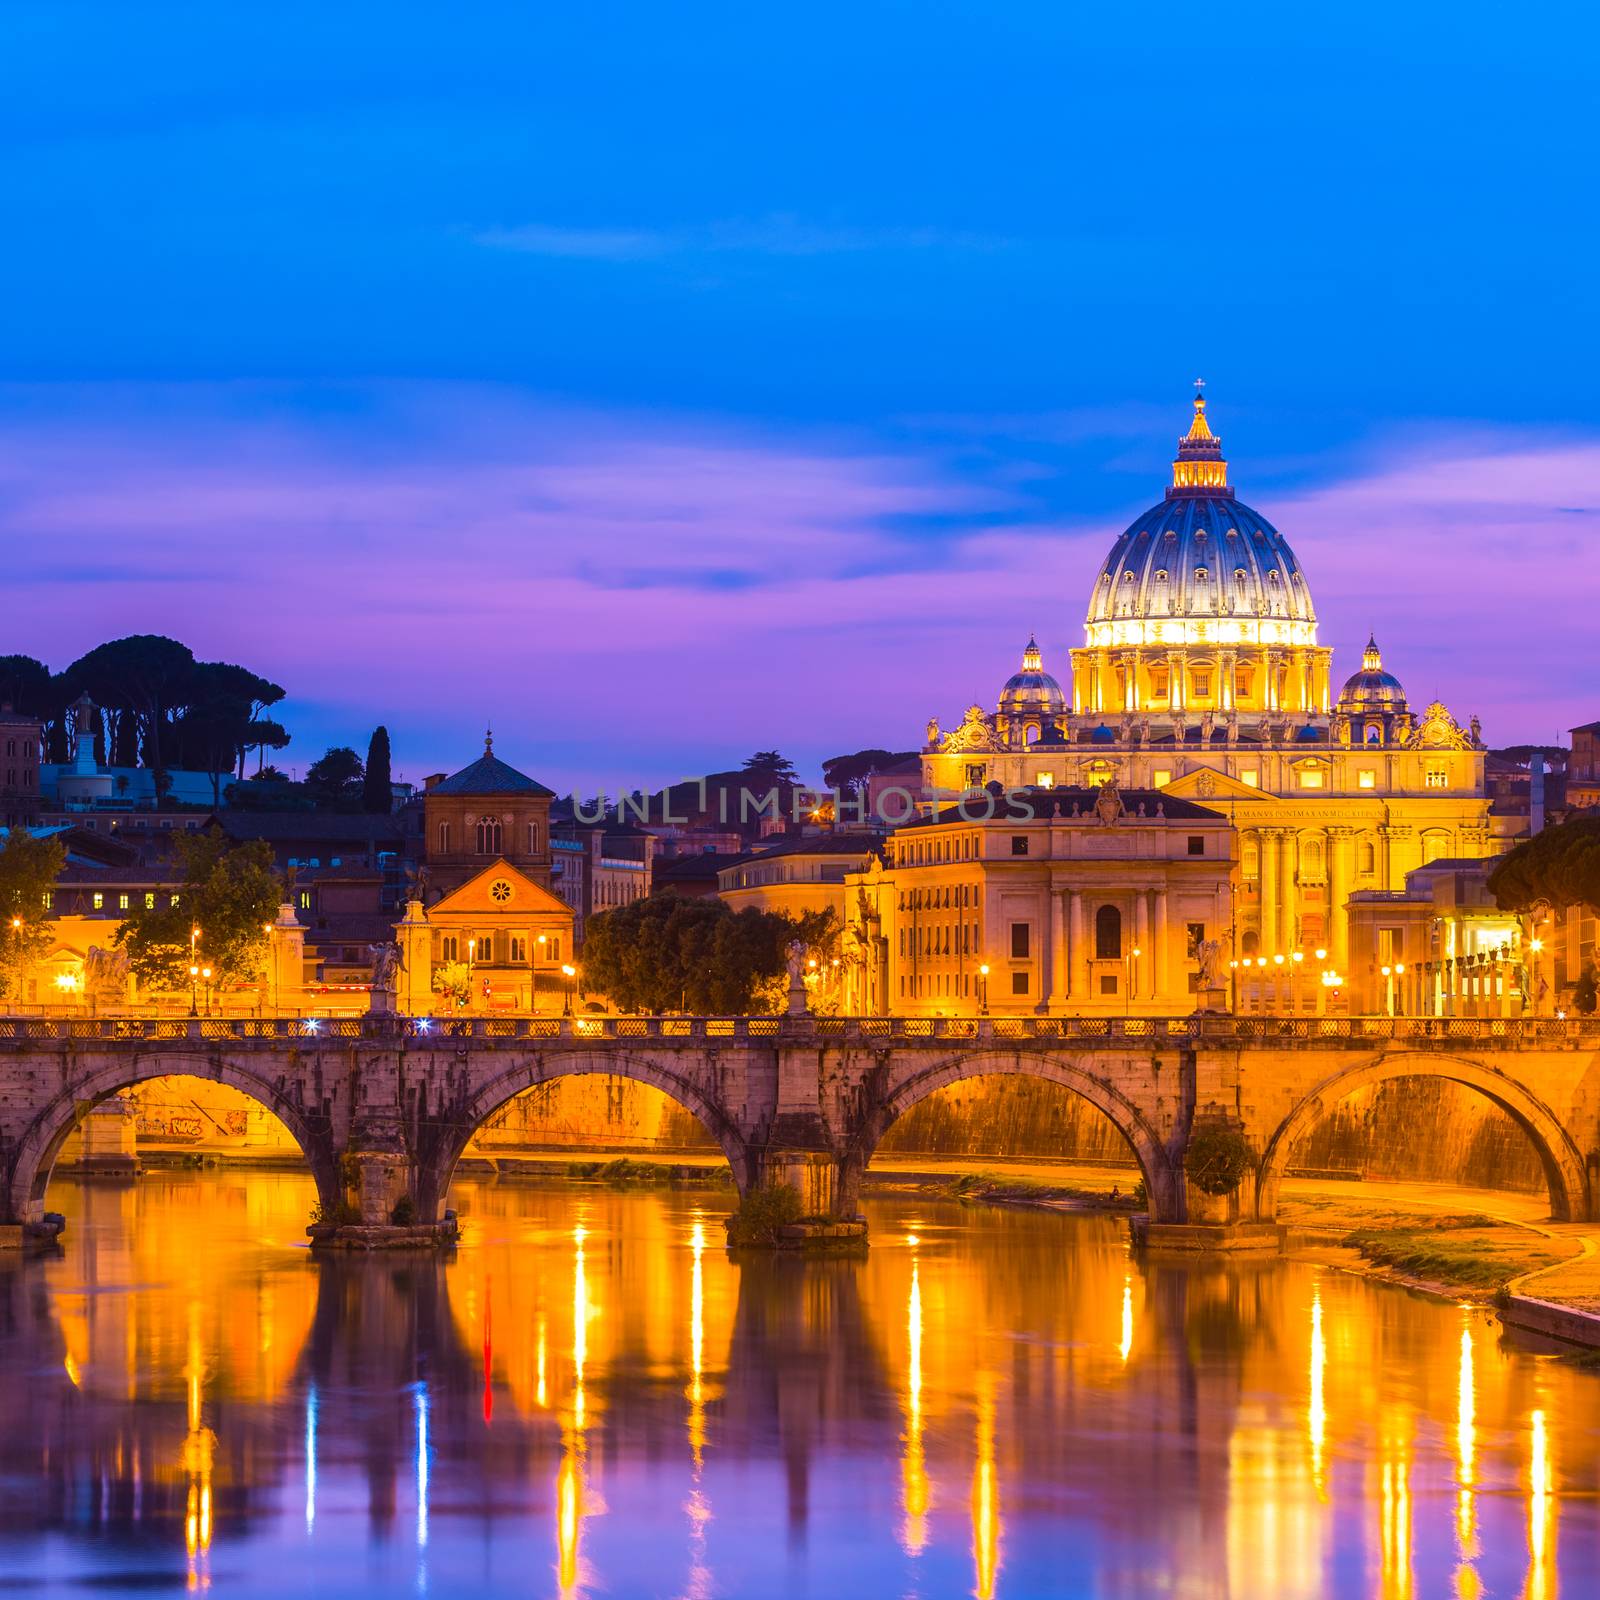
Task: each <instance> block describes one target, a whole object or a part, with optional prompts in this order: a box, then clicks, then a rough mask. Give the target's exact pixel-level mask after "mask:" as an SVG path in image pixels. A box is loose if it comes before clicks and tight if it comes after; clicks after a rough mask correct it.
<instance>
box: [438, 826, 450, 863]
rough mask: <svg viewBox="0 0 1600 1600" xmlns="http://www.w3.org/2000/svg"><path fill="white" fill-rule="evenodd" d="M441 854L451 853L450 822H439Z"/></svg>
mask: <svg viewBox="0 0 1600 1600" xmlns="http://www.w3.org/2000/svg"><path fill="white" fill-rule="evenodd" d="M439 854H440V855H442V856H447V855H449V854H450V824H449V823H448V822H441V823H440V824H439Z"/></svg>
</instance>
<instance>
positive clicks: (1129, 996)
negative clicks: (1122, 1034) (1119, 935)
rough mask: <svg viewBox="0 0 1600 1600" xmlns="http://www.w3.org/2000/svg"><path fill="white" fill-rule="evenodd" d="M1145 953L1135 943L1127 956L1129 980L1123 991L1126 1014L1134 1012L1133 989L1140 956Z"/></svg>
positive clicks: (1123, 1006)
mask: <svg viewBox="0 0 1600 1600" xmlns="http://www.w3.org/2000/svg"><path fill="white" fill-rule="evenodd" d="M1143 954H1144V951H1143V950H1141V949H1140V948H1139V946H1138V945H1134V946H1133V948H1132V949H1131V950H1130V951H1129V952H1128V958H1127V977H1128V981H1127V983H1126V985H1125V986H1124V992H1123V996H1122V1001H1123V1004H1122V1012H1123V1015H1124V1016H1131V1015H1132V1013H1133V999H1134V995H1133V990H1134V984H1135V981H1136V979H1137V977H1138V972H1139V968H1138V964H1137V963H1138V960H1139V957H1140V956H1142V955H1143Z"/></svg>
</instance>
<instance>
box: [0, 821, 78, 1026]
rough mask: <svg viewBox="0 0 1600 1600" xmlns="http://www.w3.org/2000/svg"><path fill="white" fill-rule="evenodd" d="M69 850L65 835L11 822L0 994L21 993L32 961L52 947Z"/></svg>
mask: <svg viewBox="0 0 1600 1600" xmlns="http://www.w3.org/2000/svg"><path fill="white" fill-rule="evenodd" d="M65 860H66V851H65V850H64V849H63V848H62V846H61V841H60V840H59V839H54V838H36V837H35V836H34V835H33V834H31V833H29V832H28V831H27V830H26V829H23V828H12V829H11V830H10V831H9V832H8V833H7V834H6V836H5V842H4V843H3V844H0V994H5V995H7V996H9V997H10V998H12V999H13V1000H16V999H20V998H21V996H22V984H23V978H24V975H25V974H26V972H27V969H28V966H29V964H30V963H32V962H34V961H37V960H39V958H40V957H41V956H43V955H44V954H45V953H46V952H47V951H48V950H49V948H50V944H51V940H52V938H53V929H52V926H51V918H50V911H49V896H50V891H51V890H52V889H54V888H55V884H56V878H57V877H58V876H59V875H60V872H61V865H62V863H63V862H64V861H65Z"/></svg>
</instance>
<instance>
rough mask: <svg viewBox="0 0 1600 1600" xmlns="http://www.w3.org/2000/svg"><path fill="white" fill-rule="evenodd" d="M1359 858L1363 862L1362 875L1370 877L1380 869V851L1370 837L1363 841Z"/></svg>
mask: <svg viewBox="0 0 1600 1600" xmlns="http://www.w3.org/2000/svg"><path fill="white" fill-rule="evenodd" d="M1358 859H1359V861H1360V863H1361V875H1362V877H1364V878H1370V877H1371V876H1372V875H1373V873H1375V872H1376V871H1377V870H1378V852H1377V850H1376V849H1375V848H1374V847H1373V844H1372V841H1371V840H1370V839H1367V840H1363V841H1362V845H1361V853H1360V856H1359V857H1358Z"/></svg>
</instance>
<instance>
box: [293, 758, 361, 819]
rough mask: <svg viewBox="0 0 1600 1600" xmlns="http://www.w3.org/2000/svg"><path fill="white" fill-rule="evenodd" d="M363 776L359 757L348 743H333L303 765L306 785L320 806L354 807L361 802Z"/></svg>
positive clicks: (334, 809)
mask: <svg viewBox="0 0 1600 1600" xmlns="http://www.w3.org/2000/svg"><path fill="white" fill-rule="evenodd" d="M365 776H366V770H365V768H363V767H362V765H361V757H360V756H358V755H357V754H356V753H355V751H354V750H352V749H351V748H350V747H349V745H344V744H339V745H334V746H332V747H331V748H330V749H329V750H327V751H325V752H324V753H323V754H322V755H321V756H319V757H318V758H317V759H316V760H315V761H313V762H312V763H311V765H310V766H309V767H308V768H307V769H306V788H307V789H309V790H310V791H311V794H312V796H313V797H314V798H315V800H316V802H317V805H318V807H319V809H324V810H328V811H354V810H356V809H357V808H358V807H359V806H360V804H361V785H362V780H363V779H364V778H365Z"/></svg>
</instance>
